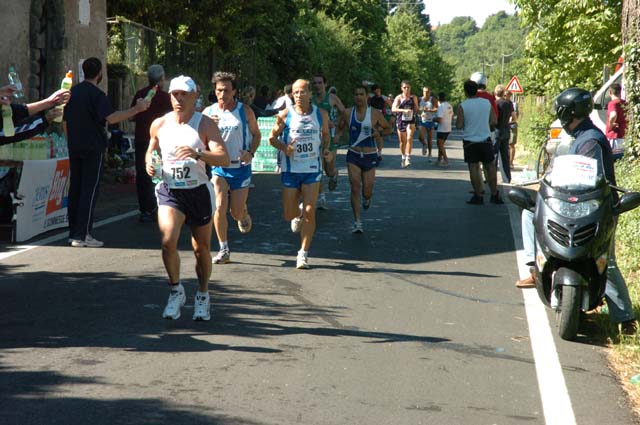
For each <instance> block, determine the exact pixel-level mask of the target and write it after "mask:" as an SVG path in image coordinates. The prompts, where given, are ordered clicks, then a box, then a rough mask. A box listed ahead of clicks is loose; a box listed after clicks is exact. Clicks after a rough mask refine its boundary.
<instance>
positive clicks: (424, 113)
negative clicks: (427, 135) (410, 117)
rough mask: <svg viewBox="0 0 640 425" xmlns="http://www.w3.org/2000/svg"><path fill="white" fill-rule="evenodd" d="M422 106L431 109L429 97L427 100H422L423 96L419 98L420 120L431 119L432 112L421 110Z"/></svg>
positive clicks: (427, 120) (431, 104)
mask: <svg viewBox="0 0 640 425" xmlns="http://www.w3.org/2000/svg"><path fill="white" fill-rule="evenodd" d="M424 108H427V109H433V103H431V98H429V100H427V101H426V102H425V101H424V100H423V98H420V120H421V121H422V122H429V121H433V112H430V111H423V109H424Z"/></svg>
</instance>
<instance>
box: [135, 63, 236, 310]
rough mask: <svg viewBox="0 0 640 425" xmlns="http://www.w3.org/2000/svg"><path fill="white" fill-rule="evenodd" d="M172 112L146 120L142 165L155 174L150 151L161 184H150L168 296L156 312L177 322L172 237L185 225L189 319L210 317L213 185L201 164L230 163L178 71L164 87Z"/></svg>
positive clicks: (180, 301)
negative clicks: (156, 156)
mask: <svg viewBox="0 0 640 425" xmlns="http://www.w3.org/2000/svg"><path fill="white" fill-rule="evenodd" d="M169 94H170V95H171V106H172V107H173V111H172V112H169V113H167V114H166V115H164V116H162V117H160V118H158V119H156V120H155V121H153V123H152V124H151V130H150V136H151V137H150V140H149V148H148V149H147V156H146V167H147V168H146V169H147V174H149V176H154V175H155V173H156V170H155V167H154V164H153V161H152V154H153V151H159V152H160V154H161V156H162V182H160V183H158V185H157V186H156V197H157V199H158V227H159V228H160V233H161V235H162V261H163V263H164V267H165V269H166V270H167V274H168V275H169V288H170V291H169V299H168V301H167V306H166V307H165V309H164V312H163V313H162V317H164V318H165V319H172V320H177V319H178V318H179V317H180V308H181V307H182V306H183V305H184V304H185V302H186V295H185V289H184V287H183V286H182V284H181V283H180V256H179V254H178V239H179V238H180V231H181V229H182V226H183V224H186V225H188V226H189V227H190V228H191V245H192V246H193V251H194V254H195V257H196V274H197V275H198V286H199V287H198V292H197V293H196V297H195V302H194V306H193V320H210V319H211V312H210V310H211V309H210V303H209V277H210V276H211V253H210V246H211V227H212V226H211V223H212V219H211V218H212V215H213V211H214V207H213V197H214V195H213V187H212V185H211V182H210V181H209V176H208V174H207V169H206V167H207V166H216V165H219V166H228V165H229V164H230V163H231V161H230V160H229V154H228V153H227V149H226V147H225V144H224V141H223V140H222V136H221V135H220V130H219V129H218V126H217V124H216V123H215V122H214V121H213V120H212V119H211V118H209V117H207V116H204V115H202V114H201V113H200V112H196V110H195V107H196V100H197V99H198V91H197V88H196V84H195V82H194V81H193V80H192V79H191V78H189V77H185V76H183V75H181V76H179V77H176V78H174V79H173V80H171V84H170V85H169Z"/></svg>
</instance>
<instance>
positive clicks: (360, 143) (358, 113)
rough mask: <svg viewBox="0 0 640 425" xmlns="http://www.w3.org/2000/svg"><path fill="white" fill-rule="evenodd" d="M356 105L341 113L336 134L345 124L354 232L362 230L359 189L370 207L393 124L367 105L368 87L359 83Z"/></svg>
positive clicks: (363, 201)
mask: <svg viewBox="0 0 640 425" xmlns="http://www.w3.org/2000/svg"><path fill="white" fill-rule="evenodd" d="M353 100H354V106H353V107H352V108H349V109H347V110H346V111H345V112H344V113H343V114H342V116H341V117H340V122H339V125H338V131H337V133H336V137H339V136H340V135H341V134H342V132H343V131H344V130H345V128H348V131H349V150H348V151H347V169H348V170H349V182H350V183H351V209H352V211H353V218H354V223H353V228H352V230H351V231H352V233H362V232H363V230H362V222H361V221H360V193H362V208H364V209H365V210H366V209H369V207H370V206H371V197H372V196H373V183H374V180H375V177H376V167H377V166H378V161H379V160H378V156H379V154H380V152H379V150H378V149H379V147H380V144H379V143H378V140H381V139H382V136H386V135H389V134H391V132H392V130H391V125H390V124H389V123H388V122H387V120H385V119H384V115H382V113H381V112H380V111H379V110H377V109H375V108H372V107H370V106H367V87H365V86H358V87H356V88H355V89H354V91H353Z"/></svg>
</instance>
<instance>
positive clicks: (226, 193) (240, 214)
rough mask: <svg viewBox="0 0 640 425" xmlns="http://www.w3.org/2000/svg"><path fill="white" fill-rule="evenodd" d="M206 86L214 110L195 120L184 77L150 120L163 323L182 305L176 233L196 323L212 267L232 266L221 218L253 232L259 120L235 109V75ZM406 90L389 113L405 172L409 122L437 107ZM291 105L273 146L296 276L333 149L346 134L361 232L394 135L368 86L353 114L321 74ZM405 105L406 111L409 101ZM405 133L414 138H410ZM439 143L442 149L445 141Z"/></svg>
mask: <svg viewBox="0 0 640 425" xmlns="http://www.w3.org/2000/svg"><path fill="white" fill-rule="evenodd" d="M212 82H213V84H214V90H215V94H216V97H217V102H216V103H215V104H213V105H211V106H210V107H208V108H206V109H205V110H203V112H202V113H199V112H197V111H196V109H195V105H196V100H197V98H198V89H197V86H196V84H195V82H194V81H193V80H192V79H191V78H190V77H186V76H180V77H177V78H174V79H173V80H171V83H170V86H169V93H170V96H171V104H172V108H173V111H172V112H169V113H167V114H166V115H164V116H163V117H161V118H158V119H156V120H155V121H154V122H153V124H152V126H151V130H150V136H151V139H150V143H149V148H148V150H147V154H146V164H147V165H146V170H147V173H148V174H149V175H152V176H153V175H156V174H157V171H156V167H155V166H154V161H153V156H154V151H158V152H160V155H161V158H162V181H161V182H160V183H159V184H158V185H157V186H156V197H157V201H158V226H159V229H160V233H161V235H162V259H163V262H164V265H165V268H166V270H167V274H168V276H169V286H170V295H169V300H168V302H167V306H166V308H165V310H164V312H163V317H165V318H168V319H178V318H179V317H180V308H181V307H182V306H183V305H184V304H185V302H186V295H185V290H184V287H183V286H182V284H181V283H180V259H179V255H178V238H179V235H180V230H181V228H182V226H183V225H184V224H187V225H189V226H190V228H191V235H192V246H193V250H194V254H195V257H196V274H197V276H198V281H199V289H198V291H197V293H196V296H195V303H194V313H193V319H194V320H209V319H210V303H209V294H208V291H207V286H208V282H209V277H210V275H211V268H212V266H211V265H212V263H213V264H224V263H228V262H229V261H230V257H231V254H230V250H229V243H228V237H227V229H228V221H227V212H228V211H230V213H231V216H232V217H233V219H234V220H236V222H237V225H238V228H239V230H240V232H241V233H247V232H249V231H250V230H251V227H252V218H251V215H250V214H249V211H248V209H247V197H248V191H249V186H250V184H251V160H252V158H253V156H254V155H255V152H256V150H257V149H258V146H259V144H260V138H261V135H260V131H259V128H258V125H257V120H256V117H255V114H254V112H253V111H252V109H251V108H250V107H249V105H244V104H243V103H242V102H240V101H238V100H237V81H236V77H235V75H234V74H232V73H227V72H216V73H215V74H214V75H213V78H212ZM408 88H409V89H408ZM402 89H403V93H402V94H401V95H399V96H397V97H396V98H395V100H394V101H393V103H392V108H391V111H392V112H395V113H397V114H398V115H399V117H398V120H397V122H398V124H397V125H398V132H399V135H400V134H403V133H404V136H405V139H404V142H403V144H402V145H401V149H402V150H403V166H405V167H406V166H408V165H409V164H410V160H405V159H404V158H405V152H407V151H408V155H410V152H411V151H410V143H407V141H406V140H407V138H408V137H409V134H407V130H408V129H409V128H411V129H415V122H409V118H407V117H408V116H409V115H410V114H409V112H413V113H416V114H417V113H418V111H420V110H421V109H420V108H421V107H422V108H423V109H422V111H424V112H425V113H430V114H435V113H436V112H437V111H438V106H437V105H438V104H437V103H435V106H434V102H437V100H435V99H434V98H433V97H429V96H428V95H429V94H430V92H429V91H427V92H425V93H426V95H425V96H426V97H425V103H424V105H423V104H421V103H419V102H418V100H417V99H416V98H415V96H414V97H412V96H411V94H410V86H409V85H408V83H407V82H403V83H402ZM375 91H379V89H376V90H374V92H375ZM378 94H379V93H378ZM292 96H293V102H292V105H290V106H288V107H287V108H284V109H283V110H281V111H280V112H279V113H278V114H277V115H276V122H275V124H274V127H273V129H272V130H271V133H270V135H269V143H270V144H271V145H272V146H273V147H275V148H276V149H278V151H279V155H280V157H281V182H282V205H283V212H284V214H283V215H284V218H285V220H287V221H289V222H290V227H291V230H292V231H293V232H295V233H300V249H299V251H298V253H297V258H296V268H298V269H307V268H309V264H308V253H309V249H310V247H311V241H312V239H313V235H314V233H315V228H316V213H315V210H316V207H318V208H320V207H324V206H325V205H324V204H325V203H326V200H323V197H324V191H323V188H322V184H321V182H322V178H323V172H324V173H326V176H327V180H328V189H329V190H334V189H335V188H336V186H337V182H338V171H337V168H336V165H335V160H336V150H337V146H338V140H340V138H341V137H342V134H343V133H344V132H345V131H347V132H348V139H349V143H348V151H347V156H346V162H347V170H348V174H349V182H350V186H351V195H350V200H351V207H352V210H353V216H354V224H353V228H352V232H353V233H362V232H363V227H362V221H361V219H360V215H361V207H362V209H368V208H369V207H370V206H371V202H372V195H373V186H374V179H375V169H376V167H377V165H378V164H379V162H380V160H381V151H382V147H383V137H384V136H386V135H389V134H391V133H392V127H391V125H390V123H389V122H388V121H387V119H386V118H385V116H384V114H383V112H382V111H381V110H379V109H378V108H376V107H372V106H370V104H374V103H375V101H376V100H375V94H374V97H371V98H370V96H369V88H368V87H367V86H365V85H360V86H357V87H355V88H354V90H353V96H354V98H353V104H354V106H353V107H351V108H345V106H344V104H343V103H342V101H341V100H340V98H339V97H338V96H337V95H336V94H335V93H328V92H327V91H326V79H325V78H324V76H323V75H321V74H317V75H314V76H313V78H312V80H311V82H310V81H308V80H305V79H298V80H296V81H295V82H294V83H293V84H292ZM407 98H408V99H409V100H410V102H409V103H407V102H406V101H405V100H406V99H407ZM441 101H444V99H441ZM411 102H413V104H412V103H411ZM449 122H450V119H449ZM410 134H411V137H412V134H413V133H410ZM438 138H439V139H440V133H439V135H438ZM443 138H444V140H446V135H444V136H443ZM408 140H411V139H408ZM430 140H431V138H430V137H429V141H430ZM443 144H444V141H443ZM429 145H430V144H429ZM428 150H430V146H429V147H428ZM423 151H424V152H425V153H426V149H423ZM443 151H444V150H443V149H439V152H442V155H439V159H441V158H442V159H443V161H446V153H444V152H443ZM407 157H408V156H407ZM208 169H210V174H211V175H212V176H211V177H210V176H209V175H208V174H209V173H208ZM214 199H215V203H214ZM212 226H213V228H215V231H216V235H217V237H218V241H219V245H220V247H219V251H218V254H217V255H216V256H215V257H214V258H213V259H212V258H211V253H210V243H211V234H212Z"/></svg>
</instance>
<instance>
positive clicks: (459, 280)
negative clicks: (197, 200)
mask: <svg viewBox="0 0 640 425" xmlns="http://www.w3.org/2000/svg"><path fill="white" fill-rule="evenodd" d="M416 146H418V144H417V142H416ZM384 153H385V159H384V161H383V164H382V167H381V168H380V169H379V170H378V177H377V180H376V187H375V194H374V200H373V205H372V207H371V209H370V210H369V211H366V212H365V213H364V227H365V233H364V234H363V235H352V234H351V232H350V227H351V224H352V217H351V211H350V206H349V186H348V179H347V178H346V167H345V164H344V155H340V157H339V160H338V164H339V166H340V169H341V174H342V177H341V179H340V181H339V185H338V189H337V190H336V191H335V192H332V193H329V196H328V197H329V201H330V205H331V208H330V209H329V210H328V211H319V212H318V230H317V233H316V236H315V239H314V241H313V245H312V248H311V252H310V257H309V261H310V265H311V266H312V269H311V270H307V271H301V270H296V269H295V254H296V251H297V249H298V246H299V237H298V235H294V234H292V233H291V232H290V230H289V224H288V223H287V222H284V220H283V219H282V207H281V203H280V185H279V176H277V175H273V174H259V175H256V176H255V178H254V182H255V185H256V187H255V188H254V189H252V190H251V193H250V196H249V208H250V211H251V214H252V216H253V230H252V232H251V233H250V234H248V235H240V234H239V232H238V231H237V229H236V228H235V227H234V226H230V245H231V250H232V254H231V259H232V261H233V262H232V263H231V264H227V265H222V266H214V272H213V276H212V282H211V285H210V292H211V296H212V304H213V307H212V308H213V317H212V320H211V321H210V322H193V321H192V320H191V313H192V308H191V307H192V303H193V295H194V292H195V288H196V281H195V272H194V270H193V268H194V259H193V255H192V253H191V252H190V242H189V238H188V234H187V232H186V231H185V232H184V234H183V238H182V240H181V257H182V273H183V282H184V284H185V287H186V288H187V294H188V301H187V307H185V309H183V316H182V318H181V319H180V320H178V321H166V320H163V319H162V318H161V314H162V309H163V307H164V304H165V302H166V296H167V289H166V286H165V283H166V275H165V272H164V269H163V266H162V262H161V258H160V251H159V237H158V233H157V229H156V228H155V226H154V225H152V224H144V225H143V224H139V223H138V222H137V219H136V217H135V216H130V217H128V218H124V219H122V220H120V221H117V222H114V223H111V224H107V225H104V226H102V227H100V228H97V229H96V230H95V231H94V236H95V237H96V238H98V239H100V240H104V241H105V244H106V247H105V248H101V249H90V248H70V247H68V246H66V245H65V242H66V239H64V238H63V239H61V240H59V241H57V242H54V243H51V244H49V245H46V246H38V247H37V248H35V249H31V250H29V251H25V252H21V253H18V254H16V255H12V256H9V257H7V258H4V259H2V260H0V290H1V293H0V423H2V424H21V425H22V424H92V425H99V424H169V423H173V424H238V425H241V424H242V425H254V424H256V425H257V424H260V425H266V424H269V425H275V424H314V425H315V424H317V425H324V424H544V423H545V422H546V423H547V424H550V423H554V421H553V418H549V417H547V418H546V419H545V414H544V411H543V404H544V403H543V396H542V395H541V394H540V391H539V386H538V378H537V373H538V374H539V373H540V371H544V370H545V368H546V365H538V369H536V364H535V360H534V355H533V351H532V345H531V340H530V336H529V327H528V324H527V319H526V313H525V306H524V304H525V303H524V302H523V294H522V291H521V290H518V289H516V288H515V287H514V285H513V283H514V281H515V280H516V279H517V278H518V266H517V264H516V254H515V252H514V250H515V246H514V239H513V236H512V229H511V224H510V221H509V210H508V207H507V206H506V205H502V206H497V205H492V204H489V203H488V196H487V199H486V200H485V202H487V203H486V204H485V205H484V206H471V205H467V204H466V203H465V200H466V199H468V198H469V196H470V195H469V193H468V190H469V189H470V185H469V182H468V174H467V171H466V167H465V166H464V164H463V163H462V160H461V157H462V150H461V142H460V141H459V138H454V140H452V141H450V142H449V153H450V156H451V158H452V160H451V166H450V167H449V168H446V169H443V168H439V167H436V166H435V165H434V164H431V163H428V162H427V159H426V158H424V157H421V156H420V152H419V148H416V149H414V158H413V165H412V166H411V168H409V169H400V167H399V165H400V159H399V156H398V154H399V151H398V150H397V143H395V144H394V143H393V141H391V142H390V143H388V147H387V149H386V150H385V152H384ZM125 195H126V196H125ZM130 195H131V191H129V192H127V194H124V195H122V196H121V197H120V196H108V197H107V198H106V199H103V200H102V201H101V205H102V206H103V209H102V210H101V214H102V215H103V216H106V215H109V214H110V213H113V212H117V211H118V212H119V211H120V210H122V209H127V208H126V207H128V206H131V205H135V201H132V198H131V196H130ZM123 205H124V206H126V207H123ZM134 208H135V206H134ZM107 212H109V214H107ZM215 246H216V242H215V240H214V247H215ZM12 249H16V248H12V247H6V246H5V247H3V248H0V253H1V252H2V251H5V252H6V251H9V250H12ZM547 315H548V318H549V321H550V323H552V324H553V322H554V316H553V314H551V313H549V312H547ZM551 331H552V332H553V333H554V334H555V329H554V328H553V327H552V329H551ZM596 332H597V330H594V329H586V333H587V334H589V333H596ZM554 340H555V346H556V348H557V352H558V356H559V359H560V363H561V370H562V372H563V375H564V378H565V381H566V385H567V388H568V393H569V397H570V400H571V404H572V406H573V412H574V414H575V420H576V423H578V424H603V423H615V424H631V423H635V422H634V420H635V419H634V417H633V416H632V415H631V412H630V409H629V407H628V406H627V402H626V399H625V396H624V394H623V392H622V390H621V389H620V387H619V385H618V384H617V382H616V380H615V376H614V374H613V373H612V372H611V371H610V370H609V369H608V368H607V366H606V360H605V355H606V351H605V348H603V347H602V345H601V341H599V339H598V338H597V337H592V336H591V337H590V336H586V337H582V338H581V339H580V340H579V342H565V341H561V340H559V339H558V338H557V337H556V336H555V335H554ZM537 370H538V372H536V371H537ZM547 416H549V415H547ZM555 423H559V422H558V421H556V422H555Z"/></svg>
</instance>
